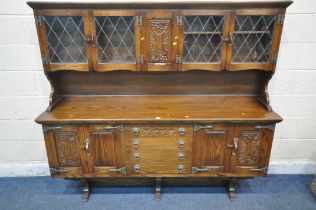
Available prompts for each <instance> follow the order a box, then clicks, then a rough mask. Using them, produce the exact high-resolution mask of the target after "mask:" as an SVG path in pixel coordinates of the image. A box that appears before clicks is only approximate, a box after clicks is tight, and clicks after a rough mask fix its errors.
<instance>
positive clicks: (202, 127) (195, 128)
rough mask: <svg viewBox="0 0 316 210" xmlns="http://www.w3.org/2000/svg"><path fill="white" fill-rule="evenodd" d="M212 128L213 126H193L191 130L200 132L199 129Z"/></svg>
mask: <svg viewBox="0 0 316 210" xmlns="http://www.w3.org/2000/svg"><path fill="white" fill-rule="evenodd" d="M213 128H214V126H213V125H196V124H195V125H194V126H193V130H194V131H199V130H201V129H213Z"/></svg>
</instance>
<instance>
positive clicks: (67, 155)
mask: <svg viewBox="0 0 316 210" xmlns="http://www.w3.org/2000/svg"><path fill="white" fill-rule="evenodd" d="M56 146H57V151H58V160H59V164H60V166H61V167H77V166H80V165H81V163H80V159H79V153H78V145H77V133H76V132H69V131H64V132H58V133H56Z"/></svg>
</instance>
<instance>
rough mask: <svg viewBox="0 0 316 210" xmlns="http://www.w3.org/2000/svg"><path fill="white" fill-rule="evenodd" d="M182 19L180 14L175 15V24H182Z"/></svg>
mask: <svg viewBox="0 0 316 210" xmlns="http://www.w3.org/2000/svg"><path fill="white" fill-rule="evenodd" d="M182 24H183V21H182V16H177V17H176V25H177V26H182Z"/></svg>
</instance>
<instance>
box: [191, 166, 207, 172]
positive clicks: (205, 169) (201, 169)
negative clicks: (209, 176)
mask: <svg viewBox="0 0 316 210" xmlns="http://www.w3.org/2000/svg"><path fill="white" fill-rule="evenodd" d="M191 171H192V173H193V174H196V173H201V172H209V171H210V169H209V168H198V167H192V168H191Z"/></svg>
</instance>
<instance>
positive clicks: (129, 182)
mask: <svg viewBox="0 0 316 210" xmlns="http://www.w3.org/2000/svg"><path fill="white" fill-rule="evenodd" d="M249 178H253V177H248V178H247V179H249ZM240 179H244V178H207V177H203V178H192V177H182V178H179V177H172V178H170V177H168V178H167V177H165V178H162V177H157V178H152V177H151V178H149V177H124V178H111V177H109V178H97V179H96V178H91V179H66V180H73V181H78V180H80V187H81V188H82V201H83V202H88V201H89V197H90V193H91V190H92V188H93V187H94V188H100V187H126V186H129V187H130V186H134V187H154V188H155V195H154V198H155V201H157V202H159V201H160V200H161V192H162V187H163V186H167V187H197V186H199V187H214V186H216V187H225V186H226V187H227V193H228V197H229V199H230V200H231V201H234V200H236V194H237V192H236V188H237V187H238V186H239V183H238V182H239V180H240Z"/></svg>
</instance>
